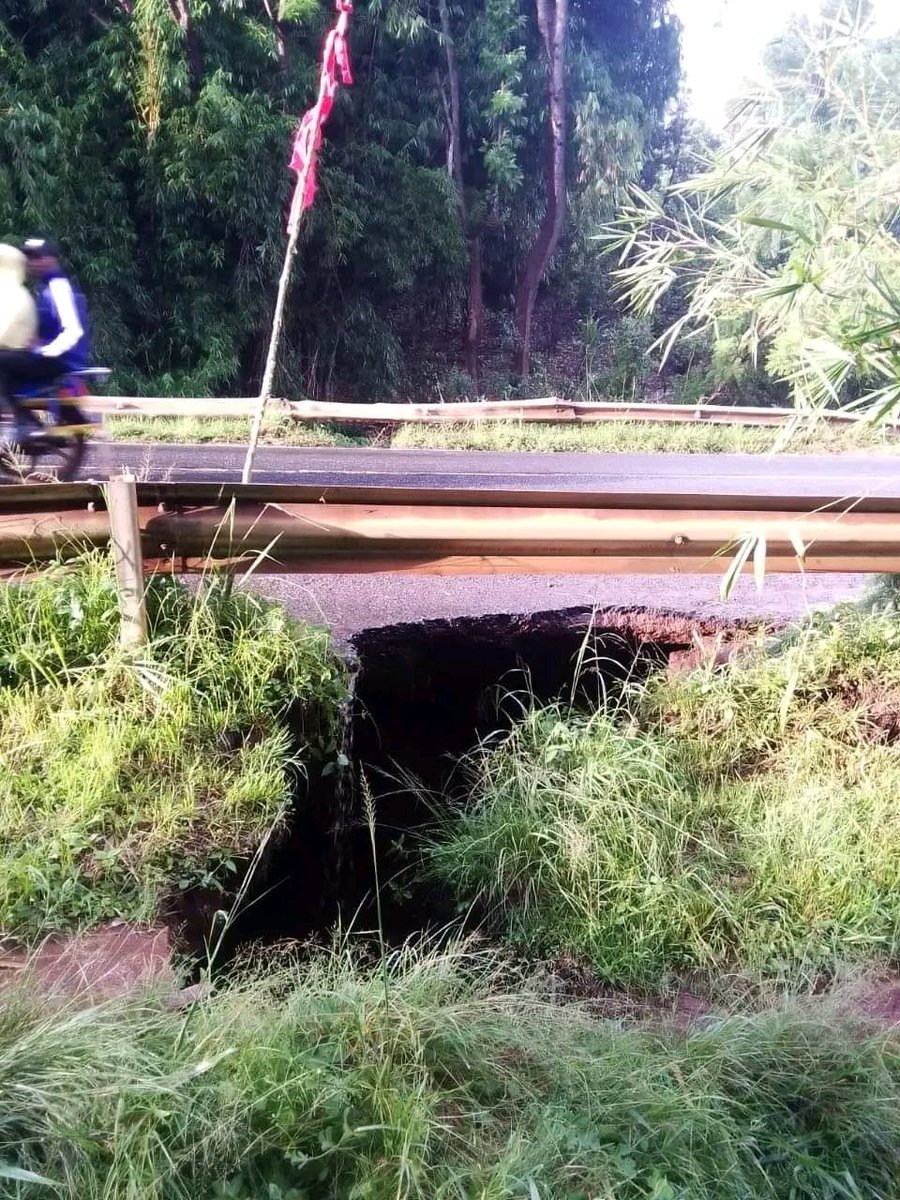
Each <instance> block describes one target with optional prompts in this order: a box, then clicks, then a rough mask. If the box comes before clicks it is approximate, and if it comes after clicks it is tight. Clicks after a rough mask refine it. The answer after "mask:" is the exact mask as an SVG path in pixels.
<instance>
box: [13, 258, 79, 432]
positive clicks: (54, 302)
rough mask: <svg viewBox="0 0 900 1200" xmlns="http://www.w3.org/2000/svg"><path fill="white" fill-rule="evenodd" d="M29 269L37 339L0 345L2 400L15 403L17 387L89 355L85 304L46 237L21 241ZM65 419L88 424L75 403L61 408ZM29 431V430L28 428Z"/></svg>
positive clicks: (50, 376)
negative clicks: (21, 345) (24, 345)
mask: <svg viewBox="0 0 900 1200" xmlns="http://www.w3.org/2000/svg"><path fill="white" fill-rule="evenodd" d="M22 252H23V254H24V256H25V259H26V261H27V264H28V274H29V276H30V277H31V278H32V279H33V280H35V281H36V283H37V319H38V330H37V342H36V344H35V345H34V346H33V347H32V348H30V349H27V350H0V400H3V401H5V402H6V403H7V405H8V406H9V407H12V408H14V409H15V393H16V391H17V390H18V389H20V388H23V387H28V386H33V385H36V384H37V385H47V384H51V383H53V382H54V381H55V380H57V379H59V378H60V377H61V376H64V375H68V374H70V373H71V372H73V371H79V370H83V369H84V368H85V367H87V365H88V362H89V359H90V335H89V330H88V320H87V305H86V304H85V300H84V296H83V295H82V294H81V291H80V290H79V288H78V287H77V285H76V284H75V283H74V282H73V281H72V280H71V279H70V278H69V276H68V275H67V274H66V273H65V271H63V269H62V267H61V266H60V263H59V259H58V258H57V255H56V250H55V248H54V247H53V245H52V244H51V243H50V242H49V241H48V240H47V239H46V238H30V239H29V240H28V241H27V242H25V244H24V245H23V247H22ZM60 418H61V421H62V423H63V424H70V423H77V424H87V423H88V421H87V417H85V416H84V414H83V413H82V412H81V410H80V409H79V408H78V407H77V405H75V404H66V405H64V406H63V408H62V410H61V411H60ZM26 436H27V432H26Z"/></svg>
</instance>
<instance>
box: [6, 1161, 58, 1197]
mask: <svg viewBox="0 0 900 1200" xmlns="http://www.w3.org/2000/svg"><path fill="white" fill-rule="evenodd" d="M0 1179H11V1180H14V1181H15V1182H16V1183H34V1184H37V1186H38V1187H50V1188H55V1189H56V1190H57V1191H58V1190H59V1189H60V1187H61V1186H62V1185H61V1184H59V1183H57V1182H56V1181H55V1180H53V1179H48V1178H47V1177H46V1175H37V1174H35V1172H34V1171H24V1170H23V1169H22V1168H21V1167H11V1166H8V1165H7V1164H6V1163H2V1162H0Z"/></svg>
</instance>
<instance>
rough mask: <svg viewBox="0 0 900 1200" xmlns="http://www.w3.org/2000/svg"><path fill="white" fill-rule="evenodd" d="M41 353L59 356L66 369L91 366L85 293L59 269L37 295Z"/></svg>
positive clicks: (60, 363)
mask: <svg viewBox="0 0 900 1200" xmlns="http://www.w3.org/2000/svg"><path fill="white" fill-rule="evenodd" d="M37 314H38V340H39V342H40V345H39V347H38V353H39V354H43V355H44V357H45V358H55V359H58V361H59V365H60V367H61V368H62V369H63V370H64V371H79V370H81V369H82V368H83V367H86V366H88V363H89V361H90V357H91V338H90V330H89V328H88V317H87V305H86V304H85V301H84V296H82V294H81V292H80V291H79V290H78V288H77V287H75V286H74V285H73V283H72V281H71V280H70V279H69V278H68V276H66V275H64V274H63V272H62V271H57V272H55V273H54V274H52V275H50V276H48V277H47V278H46V279H44V280H43V281H42V283H41V289H40V291H39V292H38V296H37Z"/></svg>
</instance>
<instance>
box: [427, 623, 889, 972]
mask: <svg viewBox="0 0 900 1200" xmlns="http://www.w3.org/2000/svg"><path fill="white" fill-rule="evenodd" d="M898 733H900V629H898V627H897V625H896V621H895V620H894V619H893V618H892V617H885V616H882V617H877V616H875V617H871V616H870V617H861V616H859V615H854V614H850V613H845V614H844V615H843V616H842V617H841V618H840V619H838V620H837V621H833V622H830V623H828V624H826V625H825V626H824V627H823V628H817V627H816V624H815V623H814V622H813V623H810V624H808V625H807V626H806V627H805V629H804V630H802V631H800V632H799V633H798V634H796V635H795V636H794V638H793V640H792V641H791V640H789V641H788V642H787V643H786V644H785V645H784V646H783V647H782V650H781V653H780V654H779V655H778V656H777V657H774V658H773V657H769V656H768V655H766V654H764V653H759V654H758V655H757V656H756V657H755V658H754V659H751V660H750V661H749V662H747V661H743V662H740V663H739V664H738V665H736V666H732V667H730V668H728V669H726V670H724V671H721V670H714V669H709V670H706V671H700V672H696V673H694V674H692V675H687V676H682V677H677V676H676V677H662V676H661V677H659V678H657V679H656V680H655V681H651V683H650V684H649V685H647V686H646V687H645V688H643V689H641V690H639V691H638V692H636V694H635V695H634V696H633V697H632V698H631V699H630V701H629V703H628V705H627V706H626V707H625V708H623V709H622V711H620V712H618V713H616V712H612V713H610V712H600V713H596V714H593V715H584V714H577V713H571V712H568V711H565V710H562V709H558V708H549V709H543V710H535V711H533V712H531V713H529V714H528V715H527V716H526V717H525V719H524V720H523V721H522V722H521V723H520V724H519V725H518V726H517V727H516V728H515V729H514V731H513V732H512V734H511V736H510V737H509V739H508V740H507V741H506V743H505V744H503V745H501V746H500V747H498V748H494V749H488V750H486V751H485V752H484V753H482V754H480V755H477V756H475V758H474V759H473V761H472V764H471V767H472V794H471V797H466V799H465V802H464V803H463V804H462V805H461V806H460V807H459V808H458V809H456V810H455V811H451V815H450V817H449V818H448V819H447V820H446V821H445V822H444V823H443V825H442V827H441V829H440V830H439V831H438V833H437V834H436V835H435V837H434V841H433V843H432V844H431V845H430V847H429V851H428V854H429V860H430V869H431V870H432V871H434V872H436V873H437V875H438V876H440V877H441V878H442V879H443V880H445V881H446V882H448V883H449V885H450V886H451V887H452V888H453V890H454V892H455V893H456V895H457V896H458V898H459V900H460V902H461V903H462V904H464V905H468V904H470V903H472V902H478V903H479V904H481V905H483V906H485V907H486V908H487V910H488V912H489V913H490V915H491V918H492V919H493V921H494V922H495V923H496V925H497V926H499V927H500V928H501V929H502V930H503V931H504V932H505V934H506V936H507V937H509V938H510V939H512V941H513V942H514V943H516V944H518V945H524V946H525V947H527V948H528V949H529V950H531V951H532V952H538V953H541V954H557V953H559V952H562V951H567V952H570V953H575V954H576V955H578V956H580V957H582V958H583V959H585V960H586V961H587V962H588V963H589V964H590V966H591V967H592V969H593V970H594V971H595V972H596V973H597V974H598V975H599V976H600V977H601V978H602V979H604V980H608V981H611V982H614V983H621V984H632V985H640V986H645V987H652V988H659V987H665V986H666V985H667V984H669V983H671V982H673V980H674V979H676V978H679V977H684V976H685V975H687V974H691V973H694V972H701V973H702V974H703V976H704V977H705V978H706V979H707V980H708V981H710V982H714V981H715V979H716V977H717V976H720V975H722V974H731V973H738V974H739V975H741V976H742V977H744V978H745V979H758V978H760V977H762V978H765V979H769V980H775V981H779V982H781V983H790V984H798V983H800V982H805V983H809V982H810V981H814V980H815V979H816V978H817V977H818V976H819V975H820V974H821V973H823V972H825V973H829V972H832V971H834V970H836V969H837V968H838V966H839V965H840V964H842V963H846V962H859V961H867V960H870V959H872V958H880V957H882V956H885V957H890V956H893V955H895V954H896V952H897V950H898V948H900V934H898V930H900V816H898V811H897V805H896V796H897V794H898V792H900V756H898V753H897V749H896V747H895V745H894V739H895V738H896V736H897V735H898Z"/></svg>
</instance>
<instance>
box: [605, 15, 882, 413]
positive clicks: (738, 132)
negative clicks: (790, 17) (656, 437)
mask: <svg viewBox="0 0 900 1200" xmlns="http://www.w3.org/2000/svg"><path fill="white" fill-rule="evenodd" d="M868 7H869V6H868V5H867V4H866V3H865V2H864V0H851V2H849V3H837V4H835V3H830V4H826V5H824V6H823V11H822V15H821V16H820V18H819V19H817V20H816V21H814V22H810V21H808V20H794V21H793V22H792V23H791V24H790V25H789V27H788V29H787V31H786V32H785V34H784V36H783V37H782V38H781V39H779V40H778V41H777V42H776V43H774V44H773V45H772V46H771V47H770V48H769V51H768V56H767V66H768V74H769V78H768V83H767V85H766V86H764V87H761V88H760V89H759V90H758V91H756V92H755V94H753V95H752V96H749V97H747V99H746V101H745V102H744V105H743V107H742V108H738V107H736V108H735V113H734V118H733V121H732V129H731V133H732V138H731V140H730V141H729V142H728V143H727V144H726V145H724V146H723V147H722V148H721V149H720V150H719V151H718V153H716V154H714V155H713V156H712V157H711V159H710V161H709V163H708V167H707V169H706V170H704V171H703V173H701V174H699V175H697V174H694V175H693V176H692V177H691V178H689V179H687V180H685V181H681V182H677V183H676V184H675V186H674V187H672V188H670V189H668V191H665V192H660V193H656V194H652V193H651V192H649V191H646V190H645V191H636V193H635V198H634V201H633V203H632V204H631V205H629V206H628V207H626V208H625V209H624V211H623V212H622V213H621V214H620V216H619V218H618V219H617V220H616V222H615V223H613V224H612V225H611V226H610V227H609V229H608V230H607V234H606V236H607V238H608V240H609V241H610V243H611V245H612V246H613V247H614V248H615V249H616V250H617V251H619V252H620V262H621V270H620V272H619V279H620V281H621V283H622V284H623V286H624V289H625V291H626V292H627V295H628V298H629V300H630V302H631V304H632V306H633V308H634V309H635V310H636V311H637V312H638V313H639V314H641V315H642V316H644V317H646V316H647V315H648V314H650V313H653V312H656V311H658V310H659V309H660V307H661V306H665V305H667V304H668V306H669V316H670V320H671V325H670V328H669V329H668V331H667V332H666V334H665V335H664V337H663V339H662V345H663V348H664V349H667V348H669V347H671V346H672V345H673V344H674V343H676V342H678V341H679V340H680V341H681V343H682V344H688V345H690V344H693V345H695V346H696V345H700V346H705V347H706V348H707V349H708V350H709V351H710V355H711V356H710V363H711V368H712V371H713V374H714V375H715V376H716V378H717V381H719V382H723V383H727V382H729V381H730V380H734V379H737V378H739V377H740V375H741V374H742V373H743V372H745V371H746V370H748V369H750V370H751V371H752V370H756V371H758V372H759V373H761V374H763V375H764V377H765V378H767V379H768V380H769V381H770V385H774V386H775V387H776V389H778V391H779V392H780V395H781V396H783V397H784V398H785V399H793V401H794V403H795V404H796V405H797V406H798V407H801V408H802V407H809V406H821V405H834V404H838V403H851V402H855V404H856V405H857V406H858V407H860V408H865V409H868V410H869V411H871V412H872V413H873V415H878V414H879V413H886V412H888V411H890V410H892V409H896V407H897V405H898V404H900V365H898V363H900V359H898V351H900V338H898V334H900V298H898V297H900V243H898V241H897V232H898V229H900V223H898V222H900V174H898V169H897V157H898V153H900V88H898V82H897V81H898V78H900V75H898V71H897V61H898V55H900V39H898V38H896V37H893V38H887V39H885V38H882V39H877V38H874V37H872V36H871V35H870V34H869V32H868V29H867V23H866V18H867V9H868ZM673 296H674V298H675V304H674V305H673V304H672V299H673Z"/></svg>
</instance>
